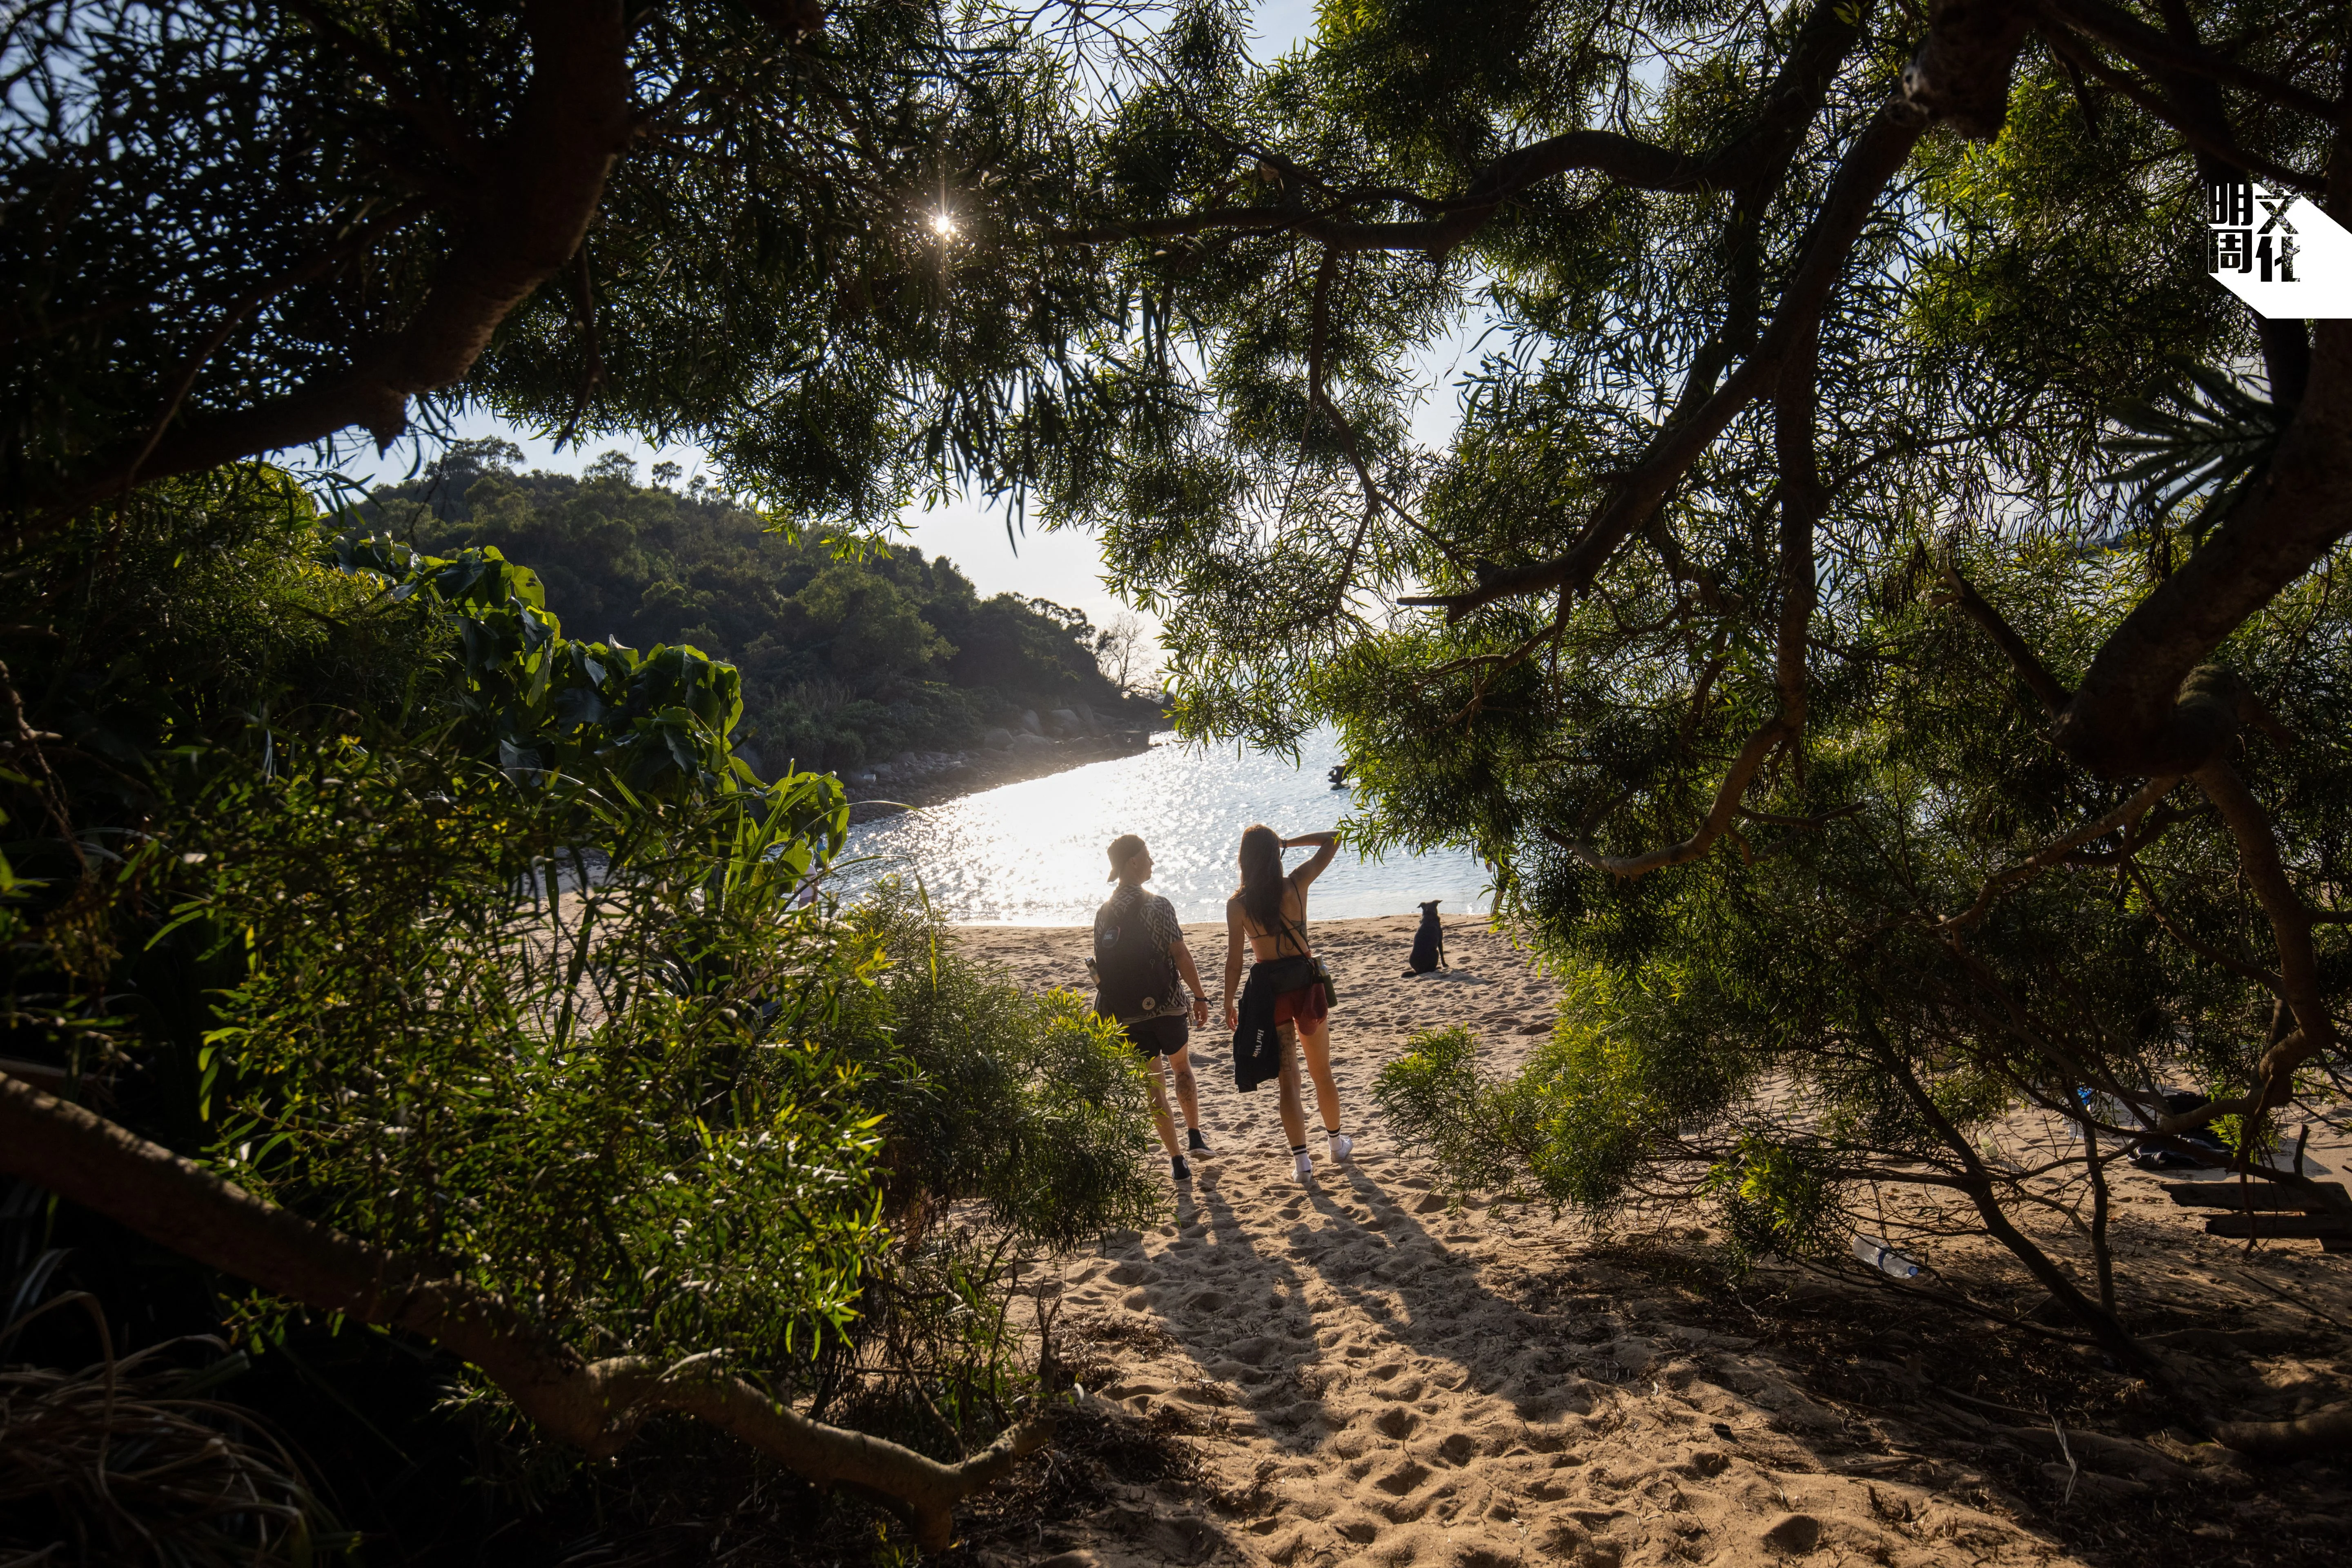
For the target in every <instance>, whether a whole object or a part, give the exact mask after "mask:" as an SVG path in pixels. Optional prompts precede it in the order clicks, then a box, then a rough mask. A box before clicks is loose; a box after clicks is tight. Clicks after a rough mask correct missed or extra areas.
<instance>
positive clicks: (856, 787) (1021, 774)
mask: <svg viewBox="0 0 2352 1568" xmlns="http://www.w3.org/2000/svg"><path fill="white" fill-rule="evenodd" d="M1162 732H1164V731H1161V730H1160V729H1157V728H1154V729H1145V730H1134V729H1122V730H1113V729H1105V730H1104V731H1102V732H1100V733H1099V734H1093V735H1074V736H1070V737H1068V738H1066V739H1064V740H1059V741H1056V740H1052V739H1048V738H1047V737H1045V736H1042V735H1036V734H1032V733H1027V732H1024V733H1023V735H1022V736H1021V737H1020V743H1017V744H1014V745H1011V746H976V747H972V748H971V749H968V750H965V751H961V752H916V753H911V754H910V753H904V752H902V753H900V754H901V755H902V756H908V757H909V758H910V761H909V763H908V764H907V765H908V767H909V768H910V769H911V770H913V771H912V776H910V777H908V778H904V779H899V778H895V777H894V778H890V779H875V780H874V781H873V782H871V783H852V782H851V778H852V775H850V774H846V773H836V775H835V776H837V777H839V778H840V779H841V780H842V783H843V785H844V787H845V788H846V789H847V790H848V792H849V820H850V822H851V823H852V824H853V825H855V824H857V823H863V822H876V821H879V820H880V819H881V818H883V817H886V816H897V815H898V813H899V812H901V811H919V810H921V809H923V808H924V807H926V806H933V805H946V804H947V803H948V802H950V801H951V800H961V799H962V798H963V797H964V796H965V795H982V794H985V793H986V792H987V791H989V790H992V789H1001V788H1003V786H1004V785H1006V784H1025V783H1027V782H1028V781H1029V780H1031V779H1042V778H1046V777H1050V776H1051V775H1053V774H1055V773H1067V772H1069V771H1070V770H1071V769H1072V768H1082V767H1086V766H1087V765H1088V764H1090V763H1108V762H1116V761H1118V759H1119V758H1121V757H1135V756H1141V755H1142V754H1143V753H1144V752H1149V751H1150V750H1151V749H1152V746H1153V743H1154V742H1153V741H1152V736H1153V735H1155V734H1159V733H1162ZM860 771H861V772H863V771H865V770H860ZM891 771H892V772H893V773H897V772H898V766H896V765H893V766H892V769H891ZM861 808H863V809H861Z"/></svg>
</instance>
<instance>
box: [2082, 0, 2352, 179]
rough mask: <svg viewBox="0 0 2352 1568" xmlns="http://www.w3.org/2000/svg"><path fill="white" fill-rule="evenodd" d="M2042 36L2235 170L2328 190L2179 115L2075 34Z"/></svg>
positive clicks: (2298, 173) (2093, 73) (2193, 144)
mask: <svg viewBox="0 0 2352 1568" xmlns="http://www.w3.org/2000/svg"><path fill="white" fill-rule="evenodd" d="M2042 37H2044V38H2045V39H2047V40H2048V41H2049V44H2050V51H2051V53H2053V54H2054V55H2056V56H2057V57H2058V58H2060V59H2062V60H2064V61H2066V62H2067V63H2069V64H2071V65H2073V66H2074V68H2076V69H2077V70H2085V71H2088V72H2090V73H2091V74H2092V75H2093V76H2095V77H2097V78H2098V79H2100V80H2101V81H2103V82H2105V83H2106V84H2107V85H2108V86H2109V87H2112V88H2114V89H2116V91H2117V92H2120V93H2122V94H2123V95H2124V96H2125V97H2126V98H2128V99H2130V100H2132V101H2133V102H2134V103H2137V104H2138V105H2139V106H2140V107H2141V108H2142V109H2145V110H2147V111H2148V113H2150V114H2152V115H2154V116H2155V117H2156V118H2157V119H2158V120H2159V121H2163V122H2164V123H2165V124H2167V125H2169V126H2171V127H2172V128H2173V130H2175V131H2177V132H2179V133H2180V139H2181V140H2182V141H2183V142H2188V143H2189V146H2191V147H2193V148H2195V149H2196V150H2197V151H2198V152H2200V153H2204V154H2206V155H2207V156H2208V157H2210V158H2212V159H2215V160H2216V161H2218V162H2220V163H2226V164H2228V165H2229V166H2230V167H2231V168H2232V169H2239V170H2242V171H2244V172H2245V173H2246V174H2259V175H2260V176H2262V177H2263V179H2265V180H2272V181H2275V182H2277V183H2278V184H2282V185H2292V186H2293V187H2294V188H2295V189H2296V190H2299V191H2302V192H2304V193H2305V194H2306V195H2318V194H2320V193H2321V192H2322V191H2324V190H2326V188H2327V186H2326V183H2325V182H2324V181H2320V180H2316V179H2314V178H2313V177H2312V176H2311V175H2309V174H2304V173H2302V172H2301V171H2300V170H2296V169H2290V168H2288V167H2287V166H2286V165H2285V164H2284V163H2273V162H2272V161H2271V160H2270V159H2268V158H2265V157H2263V156H2262V155H2261V154H2259V153H2249V152H2247V151H2246V149H2245V148H2243V147H2242V146H2240V145H2239V144H2238V142H2237V140H2236V139H2235V138H2234V137H2231V135H2229V134H2228V133H2227V132H2224V131H2221V130H2220V129H2218V128H2216V127H2213V126H2210V125H2206V124H2204V123H2202V122H2200V121H2199V120H2198V119H2197V118H2196V117H2194V116H2192V115H2187V114H2182V113H2180V112H2179V111H2178V110H2175V109H2174V107H2173V106H2172V105H2171V104H2169V103H2167V102H2166V101H2165V100H2163V99H2162V98H2161V97H2159V96H2158V95H2157V94H2156V93H2153V92H2151V91H2149V90H2148V89H2147V88H2144V87H2142V86H2141V85H2140V84H2139V83H2137V82H2136V81H2134V80H2132V79H2131V78H2129V77H2127V76H2126V75H2125V74H2124V73H2123V72H2121V71H2119V70H2116V68H2114V67H2112V66H2110V65H2108V64H2107V63H2106V62H2105V60H2103V59H2101V58H2099V57H2098V54H2097V52H2096V51H2095V50H2093V49H2092V48H2090V47H2088V46H2087V45H2085V44H2084V42H2083V41H2082V40H2081V39H2080V38H2078V37H2074V35H2072V34H2070V33H2068V32H2065V31H2064V30H2063V29H2060V28H2055V27H2053V28H2049V29H2047V30H2045V31H2044V32H2043V33H2042Z"/></svg>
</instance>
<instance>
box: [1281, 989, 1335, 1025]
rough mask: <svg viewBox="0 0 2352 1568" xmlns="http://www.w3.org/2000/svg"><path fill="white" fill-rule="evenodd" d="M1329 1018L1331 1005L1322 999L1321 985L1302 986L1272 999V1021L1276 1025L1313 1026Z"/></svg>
mask: <svg viewBox="0 0 2352 1568" xmlns="http://www.w3.org/2000/svg"><path fill="white" fill-rule="evenodd" d="M1329 1016H1331V1004H1330V1003H1329V1002H1328V1001H1326V1000H1325V999H1324V994H1323V983H1322V982H1321V981H1320V980H1318V981H1317V982H1316V983H1315V984H1312V985H1302V986H1300V987H1299V988H1298V989H1297V990H1296V991H1286V992H1284V993H1283V994H1281V995H1279V996H1277V997H1276V998H1275V999H1274V1021H1275V1022H1276V1024H1306V1025H1308V1026H1313V1025H1316V1024H1319V1023H1321V1022H1322V1021H1323V1020H1324V1019H1326V1018H1328V1017H1329Z"/></svg>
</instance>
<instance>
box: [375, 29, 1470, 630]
mask: <svg viewBox="0 0 2352 1568" xmlns="http://www.w3.org/2000/svg"><path fill="white" fill-rule="evenodd" d="M1314 26H1315V5H1314V0H1264V3H1262V4H1261V5H1259V6H1258V7H1257V10H1256V15H1255V18H1254V23H1253V28H1252V34H1253V37H1252V44H1253V49H1254V52H1255V54H1256V55H1257V56H1258V58H1261V59H1270V58H1274V57H1276V56H1277V55H1279V54H1281V53H1283V52H1284V51H1285V50H1286V49H1288V48H1289V47H1291V45H1292V44H1294V43H1296V42H1297V40H1299V39H1300V38H1303V37H1306V36H1307V34H1309V33H1311V32H1312V31H1313V30H1314ZM1481 325H1482V324H1481V323H1479V322H1476V321H1465V322H1463V323H1462V324H1461V325H1460V326H1459V328H1458V329H1457V330H1456V331H1454V332H1453V333H1451V334H1449V335H1447V336H1445V337H1443V338H1440V339H1437V340H1436V341H1434V342H1432V343H1431V344H1429V346H1428V348H1427V349H1426V350H1425V351H1424V353H1423V354H1421V355H1420V356H1419V359H1420V365H1421V373H1422V379H1423V382H1424V384H1426V385H1427V386H1428V387H1429V388H1430V391H1429V393H1428V395H1425V396H1424V397H1423V399H1422V402H1421V404H1420V406H1419V408H1418V409H1417V410H1416V413H1415V416H1414V418H1413V422H1412V427H1413V434H1414V436H1415V437H1416V438H1417V439H1418V440H1419V441H1420V442H1421V444H1422V445H1423V446H1424V447H1444V446H1445V445H1446V444H1447V443H1448V442H1449V441H1450V440H1451V439H1452V437H1453V433H1454V426H1455V425H1456V424H1457V423H1458V422H1459V417H1460V398H1459V395H1458V393H1457V392H1456V391H1455V390H1454V386H1453V382H1454V377H1455V376H1456V375H1457V374H1458V373H1459V372H1461V371H1464V370H1467V369H1469V368H1471V367H1472V366H1473V365H1475V361H1476V349H1475V342H1476V339H1477V336H1478V332H1479V331H1480V329H1481ZM451 433H452V434H453V435H454V436H455V437H459V438H466V439H478V438H483V437H503V438H505V439H507V440H509V441H512V442H513V443H514V444H515V445H516V446H518V447H521V448H522V451H523V467H524V468H544V469H547V470H549V471H551V472H555V473H578V472H579V471H580V470H581V469H582V468H585V467H586V466H587V465H588V464H589V463H591V462H593V461H594V460H595V459H596V458H598V457H599V456H600V455H602V454H603V453H604V452H607V451H614V450H617V451H620V452H622V453H624V454H625V455H626V456H627V457H629V458H631V459H632V460H633V461H635V463H636V465H637V474H638V478H639V480H640V482H647V477H648V476H649V474H650V472H651V470H652V468H653V466H654V465H655V464H656V463H660V462H673V463H676V464H677V466H678V467H679V468H681V469H683V470H684V472H683V474H682V475H681V477H680V479H679V481H678V482H679V483H680V484H681V485H684V484H687V483H689V482H691V481H692V479H693V478H694V476H695V475H696V474H697V473H698V472H701V471H703V470H705V469H707V468H709V460H708V458H706V457H705V456H704V454H703V452H702V451H701V449H700V448H698V447H690V446H673V447H655V446H652V445H651V444H649V443H646V442H643V441H634V440H630V439H627V438H626V437H604V438H597V439H591V440H589V441H586V442H584V443H583V444H582V445H580V446H578V447H567V448H566V449H565V450H563V451H562V452H558V451H556V450H555V449H554V444H553V442H552V441H551V440H550V439H548V438H547V437H544V436H538V435H534V434H532V433H531V432H530V431H529V430H527V429H525V428H522V427H520V426H514V425H509V424H508V423H507V422H506V421H504V420H501V419H499V418H498V417H497V416H495V415H491V414H488V413H487V412H482V411H474V412H471V413H468V414H466V415H463V416H460V417H458V418H457V420H456V421H455V423H454V426H453V428H452V432H451ZM434 449H436V450H437V446H436V447H435V448H434ZM426 456H427V458H429V457H430V452H427V454H426ZM417 461H418V456H417V446H416V443H414V442H403V443H401V444H399V445H397V446H395V447H394V448H393V449H392V451H391V453H390V454H389V455H387V456H386V457H385V458H382V459H378V458H376V456H375V454H374V453H373V450H372V449H370V448H368V447H365V446H364V445H362V447H360V449H359V450H358V451H357V452H356V453H355V454H351V455H347V457H346V460H345V461H344V462H343V463H342V464H341V472H342V473H343V474H344V475H345V476H346V477H348V478H350V479H357V480H360V481H362V483H366V484H370V485H373V484H388V483H393V482H395V481H397V480H399V479H402V478H403V477H404V476H405V475H406V474H407V473H408V472H409V470H410V468H411V466H412V465H413V464H415V463H416V462H417ZM899 521H900V522H901V523H902V524H903V525H904V526H905V528H906V530H907V533H906V535H905V536H904V538H903V542H906V543H908V544H912V545H913V546H915V547H916V548H917V549H919V550H920V551H922V552H923V553H924V554H925V555H927V556H930V557H933V558H937V557H940V556H945V557H946V558H947V559H949V560H950V561H952V562H954V563H955V564H956V567H957V569H958V570H960V571H961V572H962V573H963V574H964V575H965V576H967V577H969V578H971V581H972V584H973V585H974V586H975V587H977V588H978V589H979V590H980V592H981V593H982V595H992V594H999V593H1014V594H1020V595H1024V596H1028V597H1034V598H1042V599H1051V600H1053V601H1054V602H1055V603H1056V604H1062V605H1072V606H1075V607H1076V608H1078V609H1081V610H1084V611H1085V612H1086V613H1087V617H1088V618H1089V619H1091V620H1092V621H1094V623H1095V624H1096V625H1097V626H1107V625H1108V624H1110V622H1111V621H1112V620H1113V619H1114V618H1115V617H1117V616H1120V615H1123V614H1131V613H1133V612H1132V611H1131V610H1130V609H1129V606H1128V605H1125V604H1123V603H1121V602H1120V601H1119V600H1118V598H1117V597H1115V596H1114V595H1112V594H1111V592H1110V591H1109V590H1108V588H1106V587H1105V586H1104V585H1103V583H1102V553H1101V551H1100V549H1099V548H1098V547H1097V543H1096V542H1095V539H1094V537H1093V535H1091V534H1088V533H1084V532H1078V531H1061V532H1055V533H1047V532H1045V531H1040V530H1035V529H1031V530H1028V531H1020V530H1018V529H1016V530H1014V531H1013V537H1012V538H1011V539H1010V540H1008V539H1007V537H1006V528H1005V514H1004V511H1003V510H1002V509H983V508H982V507H981V506H980V505H978V504H977V503H976V502H974V501H971V500H957V501H952V502H950V503H949V504H947V505H945V506H941V507H939V508H936V509H931V510H924V509H921V508H909V509H908V511H907V512H906V513H904V514H903V515H902V516H901V518H900V520H899ZM1139 618H1140V619H1142V621H1143V622H1144V624H1145V626H1147V627H1150V628H1152V629H1156V625H1157V624H1156V622H1154V621H1153V620H1152V618H1151V617H1150V616H1141V617H1139Z"/></svg>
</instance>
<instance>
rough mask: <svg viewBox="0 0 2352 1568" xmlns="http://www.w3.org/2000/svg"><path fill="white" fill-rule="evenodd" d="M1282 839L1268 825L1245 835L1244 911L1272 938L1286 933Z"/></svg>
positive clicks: (1243, 866)
mask: <svg viewBox="0 0 2352 1568" xmlns="http://www.w3.org/2000/svg"><path fill="white" fill-rule="evenodd" d="M1287 886H1288V884H1286V882H1285V881H1284V880H1283V877H1282V836H1281V835H1280V834H1278V833H1276V832H1275V830H1274V829H1273V828H1271V827H1268V826H1266V825H1265V823H1263V822H1261V823H1257V824H1255V826H1251V827H1250V828H1249V829H1248V830H1247V831H1246V832H1244V834H1243V835H1242V885H1241V890H1240V893H1239V895H1238V896H1239V897H1240V899H1241V901H1242V910H1243V911H1244V913H1246V914H1247V915H1248V916H1249V918H1250V920H1251V921H1253V922H1254V923H1255V925H1256V926H1257V928H1258V930H1260V931H1264V932H1265V933H1266V934H1267V935H1269V936H1271V935H1273V934H1274V933H1276V932H1277V931H1281V930H1282V895H1283V892H1284V890H1285V889H1286V887H1287Z"/></svg>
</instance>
